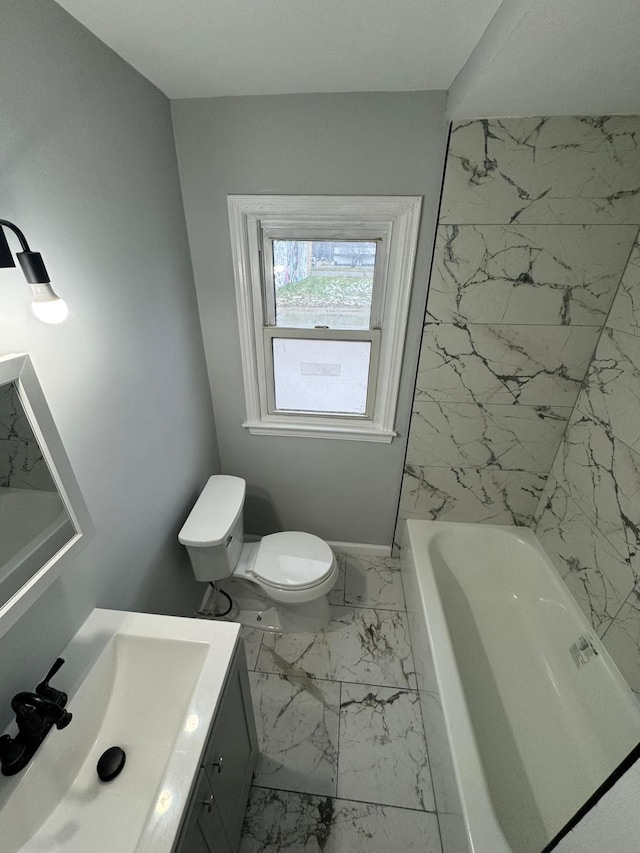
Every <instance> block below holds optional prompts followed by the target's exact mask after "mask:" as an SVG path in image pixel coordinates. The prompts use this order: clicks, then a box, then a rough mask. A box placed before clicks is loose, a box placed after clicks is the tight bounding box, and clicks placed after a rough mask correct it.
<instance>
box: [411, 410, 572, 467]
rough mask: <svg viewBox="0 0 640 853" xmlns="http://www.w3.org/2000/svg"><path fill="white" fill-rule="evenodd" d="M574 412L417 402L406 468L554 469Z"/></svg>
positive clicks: (413, 415)
mask: <svg viewBox="0 0 640 853" xmlns="http://www.w3.org/2000/svg"><path fill="white" fill-rule="evenodd" d="M570 414H571V408H569V407H568V406H567V407H564V406H563V407H557V406H523V405H520V404H513V405H493V404H491V403H428V402H421V401H419V400H416V401H415V402H414V404H413V413H412V415H411V429H410V431H409V444H408V447H407V460H406V464H407V465H409V466H411V465H430V466H434V467H436V466H437V467H446V468H486V467H490V468H502V469H504V470H511V471H539V472H542V473H545V474H546V473H547V471H549V469H550V468H551V465H552V463H553V459H554V457H555V455H556V451H557V450H558V447H559V446H560V441H561V439H562V434H563V432H564V430H565V428H566V426H567V421H568V419H569V415H570Z"/></svg>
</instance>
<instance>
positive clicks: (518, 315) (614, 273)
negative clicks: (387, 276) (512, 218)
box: [427, 225, 638, 326]
mask: <svg viewBox="0 0 640 853" xmlns="http://www.w3.org/2000/svg"><path fill="white" fill-rule="evenodd" d="M637 230H638V229H637V227H636V226H634V225H619V226H607V227H602V226H594V225H521V226H504V225H441V226H440V227H439V228H438V236H437V240H436V249H435V261H434V266H433V270H432V273H431V283H430V285H429V300H428V305H427V318H428V319H432V320H439V321H441V322H448V323H451V322H456V323H466V322H472V323H512V324H513V323H525V324H534V323H539V324H541V325H557V324H561V325H569V324H571V325H578V326H596V325H597V326H601V325H602V324H603V322H604V320H605V318H606V316H607V312H608V311H609V308H610V306H611V302H612V300H613V297H614V294H615V291H616V287H617V286H618V283H619V281H620V276H621V275H622V271H623V270H624V267H625V264H626V263H627V259H628V257H629V252H630V251H631V247H632V245H633V242H634V240H635V237H636V234H637Z"/></svg>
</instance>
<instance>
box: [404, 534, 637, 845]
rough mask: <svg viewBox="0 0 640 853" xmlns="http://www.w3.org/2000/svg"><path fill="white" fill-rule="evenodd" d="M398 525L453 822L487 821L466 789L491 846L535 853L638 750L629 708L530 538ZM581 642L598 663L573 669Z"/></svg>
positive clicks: (629, 698)
mask: <svg viewBox="0 0 640 853" xmlns="http://www.w3.org/2000/svg"><path fill="white" fill-rule="evenodd" d="M424 525H427V527H424ZM407 526H408V528H409V531H410V534H411V535H409V537H408V541H407V543H406V544H410V545H411V548H412V549H413V550H414V551H416V552H418V553H419V552H421V551H422V553H424V554H425V555H426V557H427V561H428V563H429V564H430V566H431V569H430V570H429V571H426V572H425V571H423V570H422V569H420V568H418V569H417V570H416V577H417V586H418V588H419V600H421V602H422V603H423V605H424V609H425V611H426V619H427V622H428V623H429V625H428V631H429V634H430V635H431V636H430V639H431V640H432V645H433V646H434V647H435V651H434V666H435V670H436V672H437V677H438V686H439V691H440V694H441V700H442V704H443V711H444V717H445V722H446V726H447V729H448V732H449V739H450V741H451V743H452V753H453V754H452V758H453V764H454V767H455V772H456V775H457V777H458V787H459V789H460V790H461V794H462V799H463V800H464V801H465V806H466V808H465V809H464V810H463V811H464V812H465V815H464V816H465V821H467V822H469V821H470V822H471V823H472V824H477V823H478V822H480V823H484V824H485V829H486V825H487V824H490V823H491V821H487V820H482V819H479V818H478V815H479V813H481V812H482V810H483V809H482V808H478V804H480V805H482V799H483V794H484V792H480V791H478V790H473V789H474V786H476V787H477V786H478V785H480V786H481V787H484V788H485V789H486V795H487V796H486V804H485V808H484V811H486V810H487V808H488V809H490V810H491V811H492V812H493V816H494V817H495V822H496V823H497V827H498V830H497V834H498V835H500V836H501V837H502V838H501V839H499V840H498V839H494V842H493V843H494V844H498V843H500V844H501V843H502V841H503V840H505V839H506V841H507V843H508V848H510V849H511V850H513V851H515V853H540V851H541V850H542V849H543V848H544V847H545V846H546V845H547V843H548V842H549V841H550V840H551V839H552V838H553V837H554V836H555V835H556V834H557V833H558V832H559V831H560V830H561V829H562V827H563V826H564V825H565V824H566V823H567V821H568V820H569V819H570V818H571V817H572V816H573V815H574V814H575V812H576V811H577V810H578V809H579V808H580V807H581V806H582V805H583V803H584V802H585V801H586V800H588V799H589V797H590V796H591V795H592V794H593V792H594V791H595V790H596V789H597V788H598V787H599V786H600V785H601V784H602V782H603V781H604V780H605V779H606V778H607V777H608V776H609V774H610V773H611V772H612V771H613V770H614V769H615V768H616V767H617V765H618V764H619V763H620V762H621V761H622V760H623V759H624V758H625V756H626V755H627V754H628V753H629V752H631V750H632V749H633V748H634V747H635V746H636V745H637V744H638V742H640V711H639V708H638V705H637V702H636V700H635V698H634V697H633V695H632V694H631V692H630V690H629V689H628V688H627V686H626V684H625V683H624V681H623V680H622V678H621V677H620V675H619V673H618V672H617V670H616V669H615V666H614V665H613V664H612V662H611V661H610V659H609V657H608V655H607V653H606V652H605V650H604V648H603V647H602V645H601V644H600V642H599V640H598V638H597V637H596V636H595V635H594V634H593V632H592V630H591V628H590V626H589V625H588V624H587V622H586V620H585V619H584V616H583V614H582V612H581V611H580V610H579V608H578V607H577V605H576V604H575V602H574V601H573V598H572V597H571V595H570V594H569V593H568V591H567V590H566V588H565V586H564V584H563V583H562V581H561V580H560V578H559V577H558V576H557V574H556V573H555V570H554V569H553V567H552V566H551V564H550V563H549V561H548V559H547V558H546V555H545V554H544V552H543V551H542V549H541V548H540V546H539V545H538V543H537V540H536V539H535V535H534V534H533V533H531V532H530V531H527V530H519V529H517V528H496V527H492V526H489V525H485V526H480V525H467V524H451V523H440V522H417V523H416V522H414V523H413V526H414V527H415V529H414V530H413V531H411V530H410V529H411V526H412V525H410V524H408V525H407ZM404 551H405V548H403V554H404ZM422 559H423V558H421V557H418V558H417V559H416V562H417V563H418V564H420V563H421V561H422ZM406 575H407V573H406V572H405V576H406ZM407 580H408V578H407ZM423 618H424V615H423ZM414 624H415V617H414ZM434 628H435V630H436V632H440V634H441V635H444V636H434ZM585 637H586V638H588V642H589V643H590V644H591V646H593V647H594V648H595V649H596V650H597V651H598V654H593V655H592V656H591V657H590V658H589V660H588V662H587V663H585V664H584V665H581V666H577V664H576V660H575V658H574V655H573V654H572V651H571V649H572V646H574V645H575V644H578V643H580V642H581V638H585ZM452 668H453V669H455V672H456V677H455V678H452V677H451V672H450V670H451V669H452ZM460 705H462V706H464V709H465V713H460V707H456V706H460ZM464 728H467V729H468V728H470V729H471V732H468V731H467V732H466V738H467V741H465V736H463V735H462V729H464ZM456 750H458V753H460V752H461V751H464V752H465V754H464V755H461V754H456ZM469 752H474V753H475V756H474V757H475V759H476V761H477V767H476V770H477V771H478V772H477V775H478V776H479V777H481V778H480V781H478V780H476V781H474V780H473V779H472V778H471V779H470V778H469V776H470V775H471V776H473V773H471V774H470V773H469V771H470V769H473V761H471V760H470V756H469V754H468V753H469ZM470 813H471V815H470ZM474 813H475V816H474ZM495 830H496V828H495V827H494V831H495ZM470 831H471V832H473V831H474V827H473V826H470ZM478 848H479V849H483V845H482V843H481V842H478ZM486 848H487V849H491V847H490V842H487V845H486Z"/></svg>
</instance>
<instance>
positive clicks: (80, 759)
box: [0, 610, 240, 853]
mask: <svg viewBox="0 0 640 853" xmlns="http://www.w3.org/2000/svg"><path fill="white" fill-rule="evenodd" d="M239 630H240V627H239V626H238V625H235V624H233V623H224V622H207V621H204V620H196V619H180V618H177V617H172V616H153V615H148V614H142V613H125V612H121V611H112V610H94V612H93V613H92V614H91V616H90V617H89V619H88V620H87V622H86V623H85V624H84V625H83V627H82V628H81V629H80V631H79V632H78V634H77V635H76V636H75V637H74V639H73V640H72V642H71V643H70V644H69V646H68V648H67V649H66V650H65V651H64V652H63V653H62V656H63V657H64V658H65V660H66V663H65V666H64V667H63V668H62V670H60V672H59V673H58V675H57V676H55V678H54V686H56V687H59V688H61V689H66V690H67V692H69V694H70V699H69V702H68V704H67V708H68V710H69V711H71V713H72V714H73V719H72V721H71V723H70V724H69V725H68V726H67V727H66V728H65V729H63V730H61V731H58V730H57V729H55V728H54V729H52V731H51V732H49V734H48V735H47V738H46V740H45V741H44V743H43V744H42V746H41V747H40V749H39V750H38V752H37V753H36V754H35V756H34V758H33V759H32V761H31V764H30V765H29V766H28V767H27V768H26V769H25V770H24V771H22V773H20V774H18V775H16V776H13V777H9V778H4V777H3V778H2V780H1V781H0V803H1V809H0V838H1V839H2V851H3V853H17V851H25V853H26V851H29V853H35V851H45V850H46V851H48V853H56V852H57V851H64V853H102V851H104V853H107V851H108V853H114V851H118V853H128V851H138V853H141V852H142V851H145V853H146V851H149V853H151V851H153V853H161V852H162V851H169V850H171V847H172V844H173V842H174V840H175V837H176V835H177V832H178V829H179V827H180V822H181V818H182V813H183V810H184V807H185V805H186V803H187V801H188V798H189V793H190V788H191V786H192V783H193V781H194V777H195V774H196V771H197V769H198V766H199V762H200V757H201V753H202V749H203V747H204V744H205V741H206V736H207V731H208V729H209V726H210V724H211V720H212V718H213V716H214V714H215V710H216V707H217V704H218V700H219V698H220V695H221V692H222V687H223V684H224V680H225V676H226V672H227V668H228V665H229V663H230V662H231V658H232V656H233V652H234V649H235V646H236V643H237V638H238V633H239ZM65 670H66V674H67V679H71V681H69V680H67V682H66V683H65V679H64V678H63V675H64V674H65ZM83 672H84V673H86V674H85V675H84V677H83V678H82V676H81V674H82V673H83ZM73 680H75V681H76V683H78V681H79V686H78V688H77V691H76V692H75V693H74V695H71V693H73V687H72V686H69V685H70V684H72V682H73ZM24 689H25V690H28V689H30V685H25V687H24ZM11 733H12V734H14V733H15V732H13V731H12V732H11ZM111 746H119V747H121V748H122V749H123V750H124V751H125V753H126V763H125V766H124V768H123V770H122V772H121V773H120V775H119V776H117V777H116V778H115V779H113V780H112V781H110V782H101V781H100V780H99V779H98V775H97V772H96V765H97V762H98V759H99V757H100V756H101V755H102V753H103V752H104V751H105V750H106V749H108V748H109V747H111Z"/></svg>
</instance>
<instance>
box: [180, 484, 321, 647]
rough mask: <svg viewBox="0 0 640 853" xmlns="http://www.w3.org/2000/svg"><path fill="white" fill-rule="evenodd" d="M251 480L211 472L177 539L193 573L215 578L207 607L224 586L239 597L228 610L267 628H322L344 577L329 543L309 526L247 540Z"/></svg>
mask: <svg viewBox="0 0 640 853" xmlns="http://www.w3.org/2000/svg"><path fill="white" fill-rule="evenodd" d="M245 489H246V484H245V481H244V480H243V479H242V478H240V477H231V476H228V475H223V474H218V475H214V476H212V477H209V480H208V481H207V484H206V486H205V487H204V489H203V491H202V493H201V495H200V497H199V498H198V500H197V501H196V504H195V506H194V507H193V509H192V510H191V513H190V514H189V517H188V518H187V520H186V521H185V523H184V525H183V527H182V529H181V531H180V533H179V534H178V540H179V541H180V542H181V543H182V544H183V545H185V547H186V548H187V552H188V554H189V558H190V560H191V565H192V567H193V572H194V574H195V577H196V579H197V580H199V581H205V582H207V583H209V584H210V585H211V587H210V589H208V591H207V593H206V595H205V598H204V600H203V602H202V606H201V609H200V611H199V612H200V614H206V613H207V612H208V611H210V609H211V604H212V602H215V600H216V597H217V593H218V590H223V592H226V593H227V595H228V596H230V598H231V601H232V610H231V611H230V612H229V614H228V617H229V618H233V619H235V620H236V621H239V622H242V623H243V624H246V625H250V626H252V627H257V628H260V629H262V630H264V631H280V632H282V633H290V632H298V631H317V630H319V629H320V628H321V627H322V626H323V625H326V623H327V622H328V621H329V618H330V614H329V602H328V599H327V595H328V593H329V592H330V590H331V589H332V587H333V586H334V584H335V582H336V579H337V577H338V567H337V564H336V560H335V557H334V555H333V552H332V550H331V548H330V547H329V545H327V543H326V542H324V541H323V540H322V539H320V538H319V537H317V536H313V535H312V534H310V533H301V532H288V533H272V534H270V535H268V536H265V537H263V538H262V539H261V540H259V541H258V542H245V541H244V533H243V518H242V511H243V506H244V498H245Z"/></svg>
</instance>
